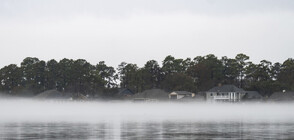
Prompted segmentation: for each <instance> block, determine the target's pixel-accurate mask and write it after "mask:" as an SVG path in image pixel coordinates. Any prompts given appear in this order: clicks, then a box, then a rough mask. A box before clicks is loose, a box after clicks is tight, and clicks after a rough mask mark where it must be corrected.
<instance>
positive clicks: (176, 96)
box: [168, 91, 195, 100]
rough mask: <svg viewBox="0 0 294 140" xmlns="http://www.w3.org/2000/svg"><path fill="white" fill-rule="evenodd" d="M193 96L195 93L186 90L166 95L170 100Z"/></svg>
mask: <svg viewBox="0 0 294 140" xmlns="http://www.w3.org/2000/svg"><path fill="white" fill-rule="evenodd" d="M194 96H195V93H191V92H188V91H174V92H172V93H170V94H169V95H168V97H169V99H171V100H178V99H184V98H193V97H194Z"/></svg>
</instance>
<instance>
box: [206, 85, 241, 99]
mask: <svg viewBox="0 0 294 140" xmlns="http://www.w3.org/2000/svg"><path fill="white" fill-rule="evenodd" d="M245 94H246V91H244V90H243V89H241V88H237V87H236V86H234V85H222V86H217V87H214V88H212V89H210V90H208V91H207V92H206V100H207V101H209V102H240V101H241V99H242V98H243V96H244V95H245Z"/></svg>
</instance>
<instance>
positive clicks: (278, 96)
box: [269, 91, 294, 101]
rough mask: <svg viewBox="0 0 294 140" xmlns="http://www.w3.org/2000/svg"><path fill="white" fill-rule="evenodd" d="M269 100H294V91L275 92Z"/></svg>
mask: <svg viewBox="0 0 294 140" xmlns="http://www.w3.org/2000/svg"><path fill="white" fill-rule="evenodd" d="M269 100H275V101H290V100H294V92H293V91H287V92H274V93H273V94H272V95H271V96H270V97H269Z"/></svg>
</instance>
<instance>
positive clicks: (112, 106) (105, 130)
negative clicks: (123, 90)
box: [0, 100, 294, 140]
mask: <svg viewBox="0 0 294 140" xmlns="http://www.w3.org/2000/svg"><path fill="white" fill-rule="evenodd" d="M293 107H294V103H279V104H278V103H252V104H251V103H250V104H249V103H245V104H207V103H130V102H121V103H113V102H65V101H30V100H0V110H1V114H0V139H9V140H20V139H27V140H31V139H48V140H58V139H70V140H72V139H134V140H136V139H150V140H153V139H163V140H165V139H294V119H293V117H294V111H293Z"/></svg>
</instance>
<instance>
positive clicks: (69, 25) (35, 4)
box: [0, 0, 294, 67]
mask: <svg viewBox="0 0 294 140" xmlns="http://www.w3.org/2000/svg"><path fill="white" fill-rule="evenodd" d="M0 52H1V54H0V67H3V66H5V65H8V64H11V63H14V64H18V65H19V64H20V62H21V61H22V60H23V59H24V58H25V57H29V56H30V57H37V58H39V59H42V60H45V61H47V60H49V59H56V60H60V59H62V58H72V59H78V58H82V59H86V60H87V61H89V62H90V63H92V64H97V63H98V62H99V61H102V60H103V61H106V64H108V65H111V66H114V67H117V65H118V64H119V63H121V62H122V61H125V62H128V63H136V64H138V65H139V66H143V65H144V63H145V62H146V61H148V60H151V59H155V60H157V61H158V62H159V63H161V61H162V60H163V59H164V58H165V57H166V56H167V55H173V56H174V57H176V58H187V57H191V58H194V57H195V56H203V55H207V54H215V55H216V56H218V57H221V56H228V57H235V55H236V54H238V53H245V54H247V55H249V56H250V60H251V61H253V62H254V63H259V61H260V60H263V59H266V60H269V61H271V62H283V61H284V60H286V59H287V58H293V57H294V1H293V0H246V1H245V0H198V1H196V0H124V1H122V0H104V1H98V0H1V1H0Z"/></svg>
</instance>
